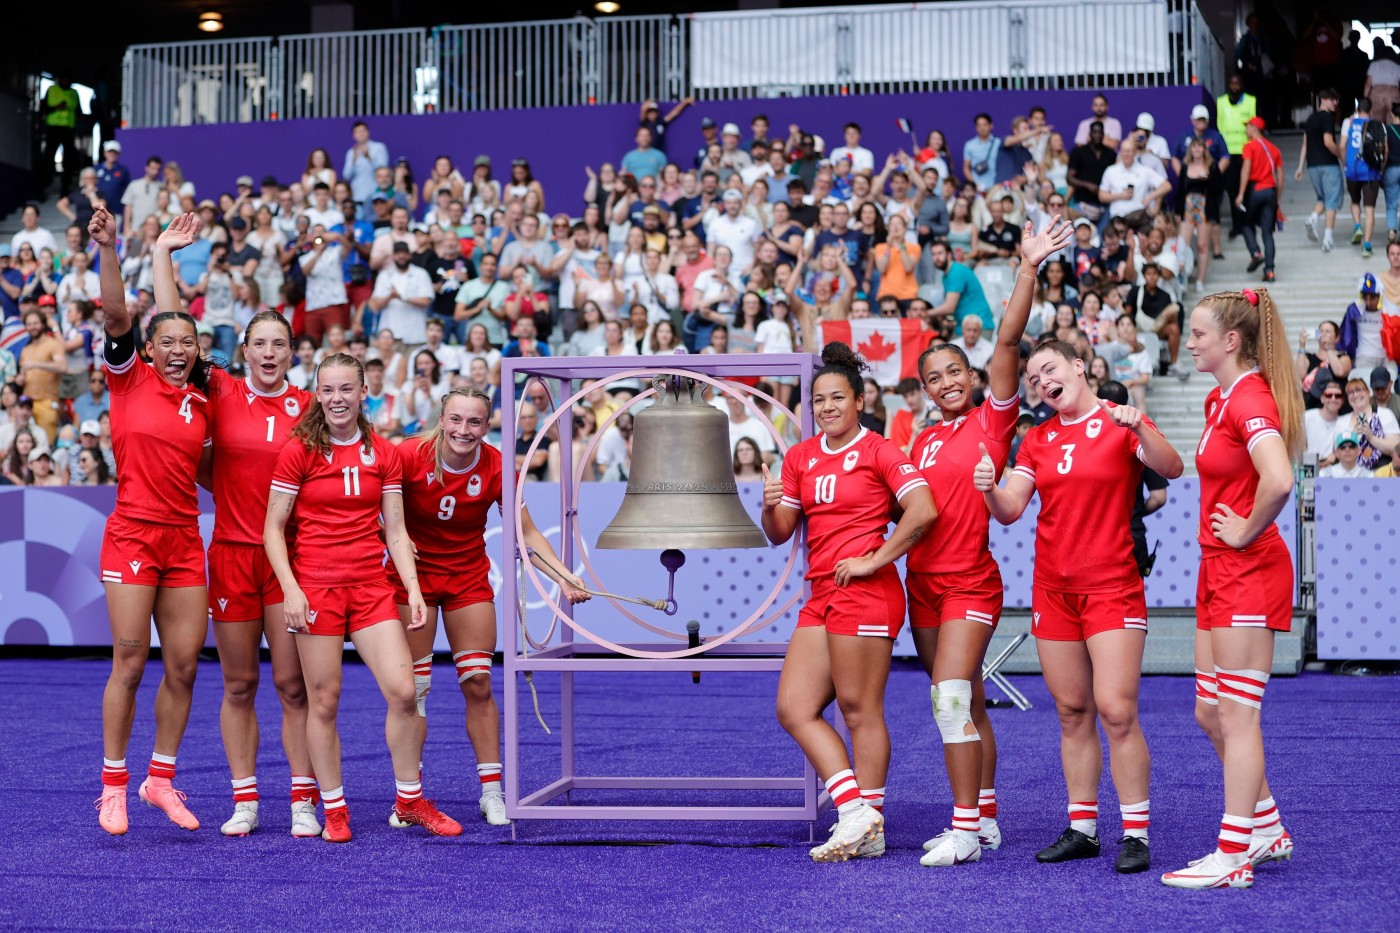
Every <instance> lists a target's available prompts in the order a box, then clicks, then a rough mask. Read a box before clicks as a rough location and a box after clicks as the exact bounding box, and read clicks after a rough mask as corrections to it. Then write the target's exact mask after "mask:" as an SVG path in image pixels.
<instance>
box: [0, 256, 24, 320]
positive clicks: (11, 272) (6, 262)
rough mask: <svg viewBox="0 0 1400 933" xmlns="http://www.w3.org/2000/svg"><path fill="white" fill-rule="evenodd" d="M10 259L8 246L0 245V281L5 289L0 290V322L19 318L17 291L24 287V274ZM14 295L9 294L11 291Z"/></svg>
mask: <svg viewBox="0 0 1400 933" xmlns="http://www.w3.org/2000/svg"><path fill="white" fill-rule="evenodd" d="M11 263H12V260H11V259H10V244H8V243H0V281H3V282H4V285H5V287H4V288H0V311H3V313H0V321H9V320H13V319H16V318H18V317H19V290H20V289H22V288H23V287H24V273H22V272H20V271H19V270H18V269H16V268H15V267H14V266H13V265H12V264H11ZM12 289H13V290H14V294H13V295H12V294H10V291H11V290H12Z"/></svg>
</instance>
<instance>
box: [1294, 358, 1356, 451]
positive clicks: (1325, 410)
mask: <svg viewBox="0 0 1400 933" xmlns="http://www.w3.org/2000/svg"><path fill="white" fill-rule="evenodd" d="M1319 398H1320V399H1321V402H1322V407H1320V408H1310V409H1308V410H1307V411H1306V412H1304V413H1303V430H1304V432H1305V433H1306V435H1307V447H1306V448H1305V449H1304V453H1305V454H1314V455H1316V457H1317V464H1318V466H1328V465H1330V464H1332V463H1334V462H1336V459H1337V434H1338V433H1339V432H1344V431H1347V430H1348V429H1349V424H1350V421H1349V419H1347V418H1345V417H1343V416H1342V404H1343V402H1344V400H1345V398H1346V390H1345V388H1344V387H1343V380H1339V379H1328V380H1327V382H1326V385H1324V386H1323V388H1322V391H1321V392H1320V393H1319Z"/></svg>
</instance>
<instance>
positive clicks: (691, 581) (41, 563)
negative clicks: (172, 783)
mask: <svg viewBox="0 0 1400 933" xmlns="http://www.w3.org/2000/svg"><path fill="white" fill-rule="evenodd" d="M623 490H624V486H623V484H622V483H588V484H585V485H584V487H583V493H582V501H581V502H580V508H579V517H580V522H581V529H582V537H583V540H584V543H585V544H586V545H587V546H588V547H589V549H590V559H591V560H592V562H593V564H594V566H595V568H596V569H597V571H598V574H599V577H600V578H601V579H602V581H603V583H604V586H605V587H607V588H608V589H610V590H612V591H613V592H619V593H625V594H627V595H640V596H645V597H647V598H651V599H659V598H664V597H665V595H666V582H667V581H666V574H665V571H664V570H663V569H662V568H661V566H660V564H659V562H658V561H657V556H658V553H659V552H646V551H603V550H598V551H595V550H592V543H593V542H594V541H596V540H597V537H598V534H599V532H601V531H602V530H603V528H604V527H605V526H606V525H607V523H608V522H610V521H611V520H612V517H613V515H614V514H615V513H616V511H617V507H618V505H619V504H620V503H621V501H622V495H623ZM740 495H741V497H742V498H743V501H744V504H745V506H746V507H747V508H748V509H749V512H750V514H751V515H753V516H754V518H755V519H756V518H757V517H758V512H759V508H760V505H761V487H760V486H759V484H757V483H744V484H741V485H740ZM526 499H527V502H528V505H529V506H530V512H531V515H532V517H533V518H534V520H535V522H536V524H537V525H539V527H540V529H541V530H542V531H544V532H545V534H546V535H548V536H549V537H550V539H551V540H552V541H553V542H554V544H555V547H556V548H558V547H559V539H558V529H559V492H558V487H557V486H555V485H553V484H548V483H535V484H531V485H530V486H529V488H528V489H527V494H526ZM115 502H116V490H115V489H113V488H111V487H108V488H101V489H91V488H76V489H63V488H60V489H57V490H40V489H12V488H11V489H3V490H0V567H3V568H4V575H3V577H0V644H10V645H15V644H50V645H108V644H111V635H110V631H109V629H108V626H107V610H106V604H105V602H104V600H103V592H102V585H101V584H100V583H99V582H98V576H99V569H98V553H99V551H100V548H101V545H102V528H103V524H104V523H105V522H106V519H107V514H108V512H109V511H110V510H111V508H112V507H113V505H114V504H115ZM1037 505H1038V503H1037V502H1035V501H1033V502H1032V503H1031V506H1030V508H1029V509H1028V511H1027V513H1026V515H1025V517H1024V518H1023V519H1022V520H1021V521H1020V522H1017V523H1016V524H1015V525H1011V526H1009V527H1003V526H1001V525H997V524H996V523H993V524H992V538H991V544H992V552H993V553H994V554H995V555H996V557H997V560H998V561H999V562H1000V564H1001V572H1002V577H1003V579H1004V581H1005V585H1006V605H1007V608H1014V609H1025V608H1028V607H1029V606H1030V596H1031V577H1032V558H1033V554H1034V550H1035V548H1034V542H1035V516H1036V513H1037ZM201 508H202V510H203V515H202V517H201V519H200V526H201V531H202V532H203V533H204V536H205V539H206V541H207V540H208V538H209V536H210V535H211V533H212V532H213V518H214V516H213V510H212V502H211V501H210V499H209V498H208V496H207V495H205V496H202V499H201ZM1199 508H1200V503H1199V493H1198V487H1197V485H1196V481H1195V480H1194V479H1188V480H1182V481H1180V482H1176V483H1173V484H1172V486H1171V490H1170V493H1169V497H1168V500H1167V505H1166V506H1165V507H1163V508H1162V510H1161V511H1159V512H1157V513H1156V514H1155V515H1151V516H1149V517H1148V519H1147V529H1148V531H1147V535H1148V543H1149V545H1150V544H1152V543H1153V542H1155V541H1158V540H1160V541H1161V549H1160V550H1159V552H1158V556H1157V566H1156V569H1155V570H1154V571H1153V574H1152V576H1151V577H1150V578H1149V579H1148V581H1147V603H1148V606H1149V607H1153V608H1162V607H1183V606H1192V605H1194V604H1195V598H1196V565H1197V561H1198V560H1199V557H1200V551H1199V549H1198V547H1197V545H1196V540H1195V536H1196V521H1197V517H1198V515H1199V511H1198V510H1199ZM1292 516H1293V510H1292V508H1291V507H1286V508H1285V509H1284V512H1283V519H1284V520H1283V521H1281V522H1280V529H1281V531H1282V532H1283V535H1284V539H1285V540H1286V541H1287V542H1288V543H1289V546H1290V548H1291V547H1292V546H1293V542H1294V522H1293V518H1292ZM500 533H501V529H500V521H499V518H497V517H496V516H495V515H494V514H493V515H492V517H491V519H490V521H489V523H488V525H487V531H486V537H487V554H488V555H489V557H490V559H491V570H490V579H491V584H492V586H493V587H497V588H499V586H500V582H501V571H502V568H501V554H500V537H499V535H500ZM934 533H935V534H937V533H938V531H937V528H935V531H934ZM1321 539H1322V535H1321V534H1319V540H1321ZM787 553H788V549H787V546H784V547H781V548H761V549H753V550H739V551H695V552H692V553H691V554H689V555H688V557H689V560H688V562H687V563H686V565H685V567H683V568H682V569H681V570H680V572H679V573H678V574H677V577H676V599H677V601H678V603H679V604H680V611H679V612H678V614H677V615H676V616H674V617H666V616H663V615H662V614H660V613H654V612H651V611H650V610H645V609H639V608H637V607H629V608H632V609H633V611H635V612H637V613H646V615H645V616H644V618H646V619H647V620H648V621H651V622H653V623H654V624H656V625H658V626H660V627H662V628H666V629H669V630H671V631H684V628H685V621H686V620H687V619H696V620H698V621H699V622H700V624H701V631H702V632H704V633H705V634H718V633H721V632H723V631H725V630H726V629H727V628H728V627H729V626H731V625H733V624H735V623H736V622H738V621H742V620H743V619H745V618H747V617H748V616H749V614H750V613H751V612H752V611H753V608H754V607H756V606H757V605H758V604H759V603H760V602H762V601H763V599H764V597H765V596H766V595H767V594H768V592H769V590H770V589H771V587H772V586H773V585H774V583H775V582H776V580H777V578H778V577H779V575H780V574H781V572H782V568H783V564H784V562H785V561H786V558H787ZM1319 563H1321V561H1319ZM901 572H902V571H901ZM800 585H801V581H800V580H791V581H789V582H788V584H787V586H786V588H785V590H784V593H783V595H781V596H780V597H779V600H778V601H777V602H775V603H774V605H775V607H778V606H782V605H783V603H784V602H786V599H787V597H788V596H790V595H791V594H792V593H793V592H795V588H796V587H800ZM529 592H530V597H529V600H528V603H529V606H530V611H529V618H530V624H531V626H532V628H531V631H532V632H534V633H535V635H536V637H538V636H539V635H540V634H541V633H543V631H544V630H545V629H546V628H547V627H548V624H549V623H548V618H547V612H545V611H544V610H543V609H542V607H543V602H542V601H541V600H539V598H538V596H537V594H535V593H534V591H533V590H530V591H529ZM1377 592H1379V591H1377ZM1328 596H1329V592H1328V591H1325V590H1324V589H1323V587H1322V586H1321V585H1319V601H1322V600H1324V599H1326V598H1327V597H1328ZM499 609H500V607H499V606H498V611H499ZM1318 615H1319V618H1321V617H1322V616H1323V611H1322V609H1321V608H1320V609H1319V612H1318ZM577 618H578V619H579V621H580V622H582V623H583V624H584V625H585V626H587V627H588V629H589V630H590V631H593V632H596V633H597V634H598V635H600V636H602V637H604V638H608V639H611V640H614V641H638V640H652V639H653V638H654V636H651V635H650V633H647V632H646V631H645V630H643V629H641V628H640V627H638V626H636V625H635V624H633V623H632V622H630V621H628V620H627V619H625V618H623V617H622V616H620V615H618V614H616V613H615V612H614V611H613V610H612V609H611V608H610V607H609V606H608V605H607V604H606V603H605V602H604V601H603V600H594V601H593V602H591V603H588V604H586V605H583V606H580V607H579V608H578V615H577ZM796 620H797V615H796V612H795V611H794V612H790V613H788V615H787V616H786V617H785V618H782V619H779V620H776V621H775V622H774V623H773V624H772V625H770V626H769V627H768V629H767V630H765V631H762V632H759V633H756V635H755V636H753V637H754V638H756V639H757V640H766V641H782V640H785V639H786V638H787V635H788V633H789V632H790V631H791V629H792V626H793V625H794V624H795V623H796ZM510 621H511V624H514V616H513V615H512V616H511V617H510ZM502 643H504V642H502ZM211 644H212V639H211ZM446 647H447V644H446V641H445V639H443V638H442V636H441V634H439V644H438V648H439V650H445V649H446ZM895 651H896V652H897V653H899V654H902V655H912V654H913V653H914V647H913V643H912V641H911V640H910V638H909V632H908V628H907V627H906V628H905V630H904V631H903V632H902V633H901V636H900V639H899V641H898V642H896V645H895Z"/></svg>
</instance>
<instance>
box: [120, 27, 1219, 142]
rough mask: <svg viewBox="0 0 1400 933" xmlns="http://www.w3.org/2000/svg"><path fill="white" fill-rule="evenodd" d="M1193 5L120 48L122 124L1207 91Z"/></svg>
mask: <svg viewBox="0 0 1400 933" xmlns="http://www.w3.org/2000/svg"><path fill="white" fill-rule="evenodd" d="M1224 67H1225V60H1224V53H1223V51H1222V49H1221V47H1220V44H1219V43H1218V42H1217V41H1216V40H1215V37H1214V36H1213V35H1212V34H1211V33H1210V30H1209V28H1208V26H1207V25H1206V22H1205V20H1204V18H1203V17H1202V16H1201V14H1200V12H1199V11H1198V10H1197V8H1196V5H1195V2H1194V0H1098V2H1093V3H1076V4H1067V3H1064V2H1061V0H1018V2H1002V0H969V2H957V3H952V2H941V3H914V4H900V5H889V6H867V7H828V8H820V9H800V10H762V11H752V12H736V13H696V14H690V15H686V16H629V17H599V18H589V17H584V16H577V17H574V18H573V19H565V20H550V21H544V22H531V23H507V24H498V25H477V26H442V27H437V28H434V29H432V30H427V31H425V30H419V29H395V30H381V31H375V32H352V33H330V34H318V35H302V36H283V37H281V38H280V39H279V38H272V37H266V38H259V39H229V40H214V41H209V42H185V43H176V44H169V45H141V46H132V47H131V48H130V49H128V50H127V53H126V59H125V63H124V69H123V78H124V82H125V83H124V93H123V101H122V118H123V121H124V123H125V125H127V126H179V125H189V124H195V123H230V122H235V123H236V122H251V121H256V120H265V119H274V120H275V119H300V118H307V117H349V116H360V115H378V114H390V113H428V112H434V111H444V112H459V111H473V110H499V109H522V108H535V107H574V106H582V105H588V104H614V103H635V102H639V101H642V100H646V99H648V98H658V99H665V100H676V99H679V98H681V97H684V96H687V95H690V96H694V97H696V98H697V99H702V100H717V99H727V98H757V97H784V96H813V95H828V94H888V93H901V92H918V91H945V90H996V89H1002V88H1025V89H1050V90H1053V89H1065V88H1090V87H1094V88H1099V87H1107V88H1112V87H1162V86H1172V85H1184V84H1192V83H1201V84H1205V85H1206V86H1207V87H1208V88H1211V89H1219V88H1220V85H1221V83H1222V82H1223V78H1224Z"/></svg>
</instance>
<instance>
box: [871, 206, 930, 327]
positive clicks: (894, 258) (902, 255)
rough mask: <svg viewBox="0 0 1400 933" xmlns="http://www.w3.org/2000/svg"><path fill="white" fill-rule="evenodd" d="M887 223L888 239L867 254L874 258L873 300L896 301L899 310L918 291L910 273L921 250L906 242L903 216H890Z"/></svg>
mask: <svg viewBox="0 0 1400 933" xmlns="http://www.w3.org/2000/svg"><path fill="white" fill-rule="evenodd" d="M888 223H889V236H888V238H887V239H886V241H885V242H884V243H880V244H878V245H877V246H875V247H874V248H873V249H872V250H871V251H870V254H871V256H872V257H873V259H874V263H875V268H876V269H877V270H879V273H880V289H879V292H878V293H877V297H878V298H894V299H896V300H897V301H898V302H899V307H900V310H901V311H902V310H903V309H905V308H907V307H908V306H909V302H910V301H912V300H913V299H914V297H915V296H916V295H917V294H918V292H919V283H918V280H917V279H916V278H915V276H914V270H915V268H916V267H917V266H918V264H919V254H920V253H921V252H922V251H923V248H922V247H920V246H919V244H918V243H917V242H915V243H910V242H909V240H908V237H907V230H908V221H907V220H905V217H904V215H903V214H893V215H891V216H890V218H889V221H888Z"/></svg>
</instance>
